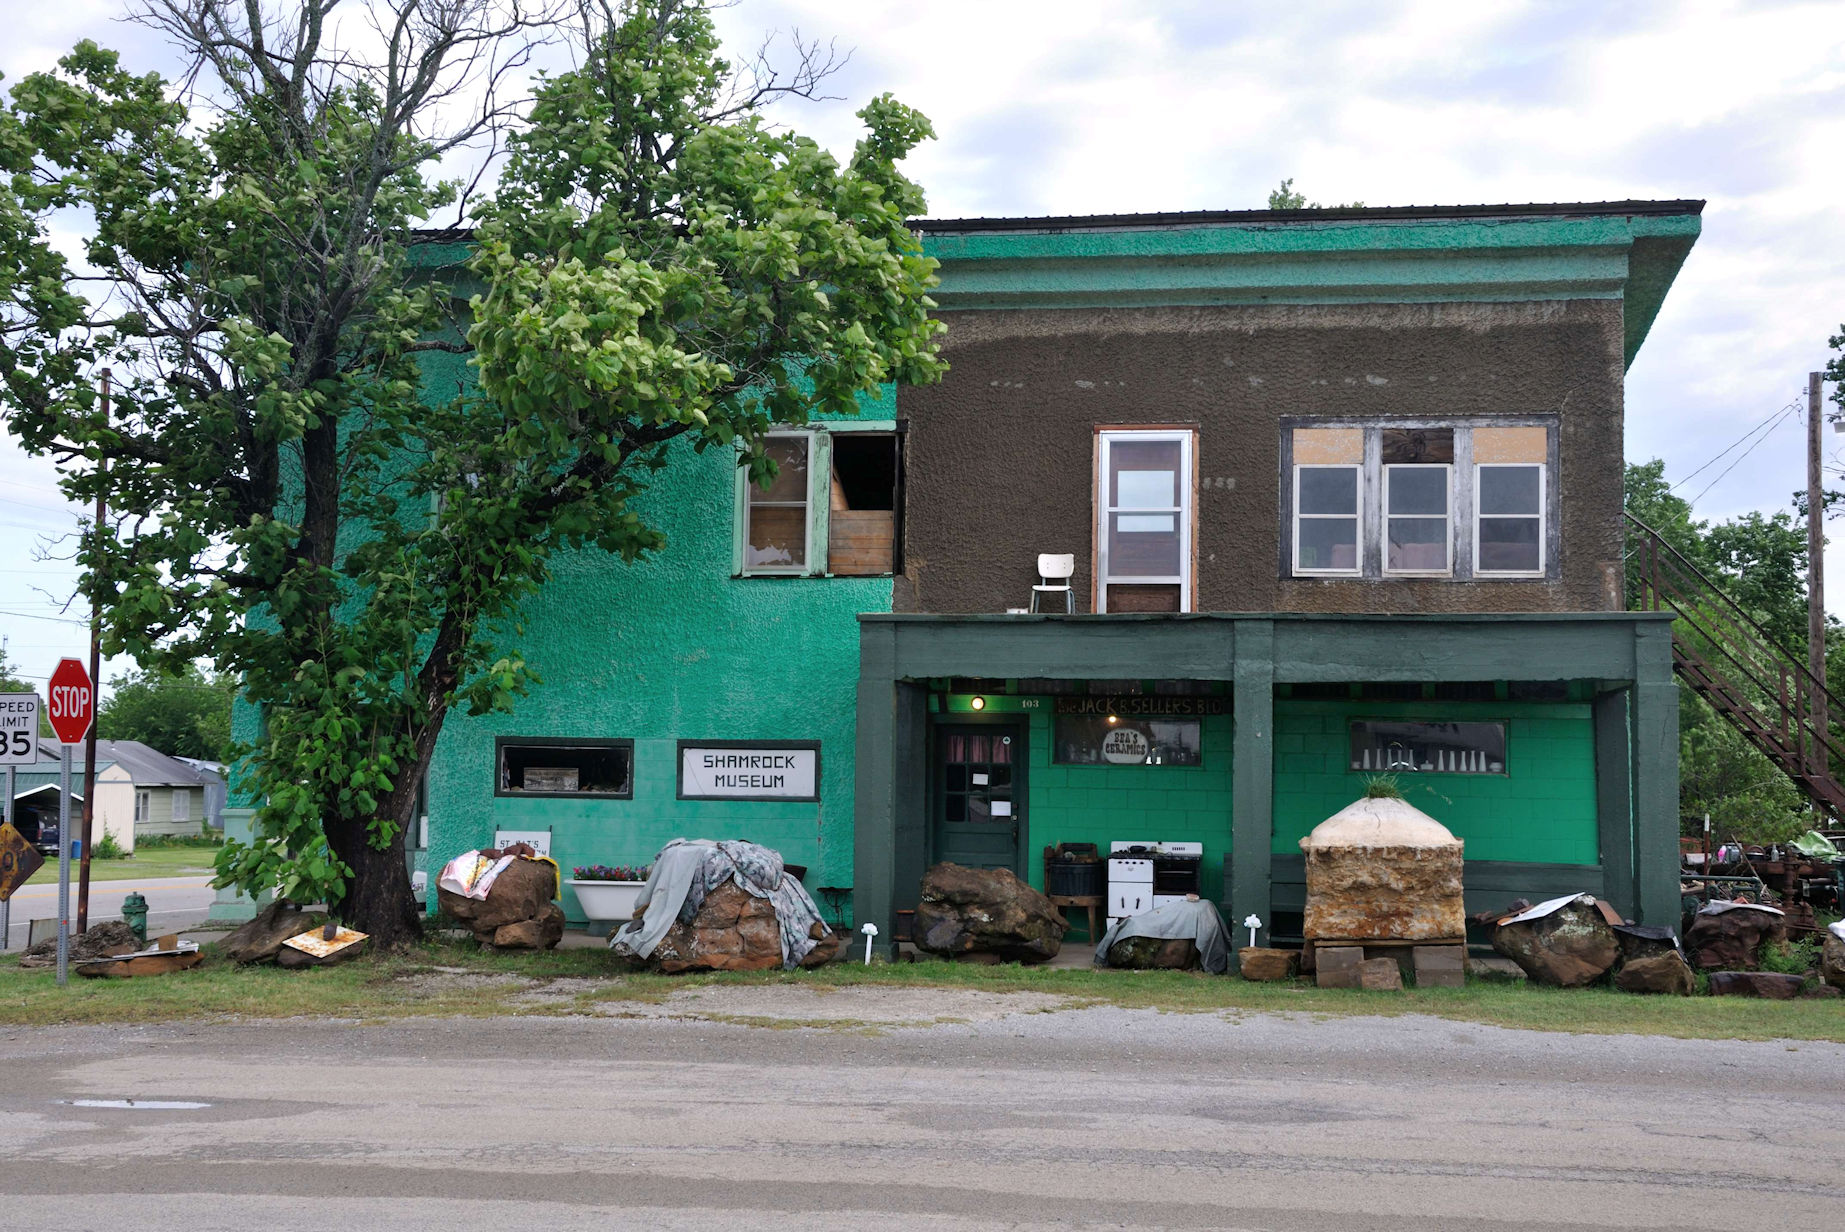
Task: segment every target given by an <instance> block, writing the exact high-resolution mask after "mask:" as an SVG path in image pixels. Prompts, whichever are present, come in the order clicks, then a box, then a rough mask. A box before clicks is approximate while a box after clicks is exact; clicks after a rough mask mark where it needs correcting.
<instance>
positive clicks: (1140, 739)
mask: <svg viewBox="0 0 1845 1232" xmlns="http://www.w3.org/2000/svg"><path fill="white" fill-rule="evenodd" d="M1102 757H1103V759H1104V760H1106V761H1108V762H1110V763H1112V764H1113V765H1117V766H1140V765H1145V764H1146V761H1147V738H1146V737H1145V736H1144V735H1142V734H1141V733H1140V732H1139V731H1137V730H1135V729H1134V728H1132V727H1117V728H1115V729H1113V730H1112V731H1110V732H1109V733H1108V734H1107V735H1106V736H1104V737H1102Z"/></svg>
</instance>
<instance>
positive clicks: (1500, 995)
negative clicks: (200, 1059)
mask: <svg viewBox="0 0 1845 1232" xmlns="http://www.w3.org/2000/svg"><path fill="white" fill-rule="evenodd" d="M491 976H500V977H502V978H500V979H498V980H494V979H483V978H480V977H491ZM508 977H510V978H508ZM556 980H565V981H569V983H567V984H559V985H556V986H555V989H554V992H553V993H548V994H547V995H545V996H543V997H541V998H532V997H531V996H530V994H532V993H533V992H534V991H544V990H545V989H546V988H547V986H549V985H550V984H551V982H552V981H556ZM713 984H717V985H724V984H797V985H803V986H807V987H811V988H815V989H816V990H828V991H831V990H843V989H849V988H852V987H855V986H862V985H873V986H877V985H885V986H897V987H904V988H930V987H940V988H958V989H980V990H984V991H988V992H1002V993H1003V992H1035V993H1044V994H1050V995H1053V996H1060V997H1064V998H1067V999H1068V1003H1069V1004H1070V1005H1071V1006H1073V1007H1074V1006H1080V1005H1086V1004H1088V1005H1095V1004H1103V1005H1121V1006H1128V1007H1144V1008H1153V1009H1159V1010H1163V1011H1168V1012H1174V1013H1229V1014H1233V1015H1235V1014H1245V1013H1262V1012H1285V1013H1294V1014H1305V1015H1310V1016H1319V1015H1351V1014H1382V1015H1392V1016H1394V1015H1398V1014H1430V1015H1434V1016H1436V1017H1439V1018H1448V1019H1453V1020H1456V1021H1462V1022H1476V1023H1487V1024H1491V1025H1495V1026H1504V1027H1515V1028H1524V1029H1527V1030H1537V1031H1578V1032H1587V1033H1591V1034H1623V1033H1631V1034H1642V1035H1664V1036H1677V1037H1680V1038H1687V1039H1743V1040H1772V1039H1790V1040H1828V1041H1833V1042H1839V1043H1845V1003H1841V1002H1839V1001H1836V1000H1826V1001H1754V1000H1745V999H1741V998H1733V997H1688V998H1686V997H1673V998H1666V997H1639V996H1631V995H1628V994H1626V993H1619V992H1615V991H1613V990H1612V989H1574V990H1564V989H1548V988H1530V987H1521V986H1517V985H1508V984H1494V983H1484V982H1476V983H1470V984H1469V985H1468V986H1467V987H1465V988H1456V989H1427V990H1417V989H1410V990H1407V991H1405V992H1401V993H1364V992H1357V991H1346V990H1333V989H1327V990H1321V989H1318V988H1314V987H1313V986H1311V985H1310V984H1306V983H1299V982H1291V983H1285V984H1253V983H1248V982H1246V981H1244V980H1241V979H1237V978H1235V977H1228V978H1225V977H1215V976H1201V975H1194V974H1187V973H1183V972H1168V971H1157V972H1138V973H1135V972H1111V971H1088V970H1068V969H1063V970H1046V969H1043V968H1029V967H1018V966H1000V967H981V966H969V965H960V964H950V963H902V964H896V965H884V964H879V965H876V966H871V967H865V966H862V965H857V964H850V963H846V964H834V965H831V966H828V967H825V968H822V969H820V970H818V971H803V972H794V973H784V972H780V971H772V972H752V973H739V974H727V975H705V976H662V975H642V974H630V973H627V972H624V971H623V970H622V969H621V968H620V967H619V966H617V964H616V963H615V961H614V960H613V959H612V958H611V957H610V955H609V954H608V953H607V952H606V951H603V950H599V949H596V950H557V951H552V952H550V953H544V954H491V953H486V952H483V951H482V950H480V949H479V948H477V947H476V946H474V945H473V944H472V943H471V942H460V943H455V942H442V941H432V942H429V943H426V944H424V945H421V946H419V947H416V948H415V949H413V950H410V951H408V952H406V953H403V954H400V955H393V956H388V957H384V958H380V959H375V960H373V959H362V960H359V961H355V962H351V963H346V964H344V965H341V966H337V967H328V968H325V969H321V970H313V971H284V970H281V969H280V968H276V967H267V966H265V967H250V968H239V967H235V966H233V965H231V964H230V963H228V962H225V961H224V960H222V959H221V958H218V957H217V955H216V954H215V953H213V952H212V947H208V948H207V958H206V961H205V963H204V964H202V965H201V966H199V967H198V968H196V969H195V970H193V971H189V972H182V973H180V974H177V975H170V976H163V977H158V978H150V979H141V980H85V979H79V978H76V977H74V976H73V978H72V980H71V984H70V986H69V987H68V988H65V989H59V988H58V987H57V984H56V982H55V979H54V978H53V976H52V973H51V972H50V971H49V970H39V971H23V970H21V969H20V968H19V966H18V962H17V959H16V958H12V957H5V958H0V1023H4V1024H8V1025H33V1026H42V1025H52V1024H65V1023H130V1022H133V1023H143V1022H160V1021H173V1020H178V1019H216V1020H223V1021H229V1020H236V1019H251V1018H288V1017H313V1018H347V1019H355V1020H358V1021H362V1022H382V1021H389V1020H392V1019H400V1018H409V1017H487V1016H495V1015H522V1016H555V1015H570V1014H585V1013H591V1014H593V1013H619V1012H620V1003H622V1002H629V1003H633V1002H658V1001H661V1000H664V999H665V998H666V997H667V996H669V995H670V994H671V993H672V992H673V991H674V990H676V989H681V988H689V987H697V986H701V985H713ZM850 1016H851V1009H850V1006H849V1002H845V1001H842V1003H841V1005H840V1022H839V1023H837V1024H835V1025H841V1026H848V1027H849V1026H854V1025H859V1024H852V1023H851V1022H850ZM784 1025H803V1024H799V1023H788V1024H784ZM814 1025H819V1024H814Z"/></svg>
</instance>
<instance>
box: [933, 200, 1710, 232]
mask: <svg viewBox="0 0 1845 1232" xmlns="http://www.w3.org/2000/svg"><path fill="white" fill-rule="evenodd" d="M1703 212H1704V202H1703V201H1702V200H1699V199H1696V198H1683V199H1679V200H1672V201H1651V200H1646V201H1642V200H1633V201H1570V202H1527V203H1525V204H1521V205H1513V204H1505V205H1362V206H1343V205H1339V206H1325V207H1322V208H1319V209H1298V210H1176V211H1168V212H1163V213H1149V214H1052V215H1046V216H1044V217H1042V218H917V219H912V220H911V222H910V229H911V230H912V231H917V232H924V233H941V234H950V233H963V234H964V233H967V232H973V231H1101V230H1123V229H1125V230H1137V229H1138V230H1148V229H1160V228H1168V227H1201V226H1220V225H1225V224H1229V225H1238V224H1251V223H1316V222H1369V221H1377V222H1406V221H1413V220H1417V219H1428V220H1430V221H1435V220H1447V219H1456V218H1591V217H1617V216H1618V217H1632V216H1636V215H1652V216H1663V215H1675V214H1696V215H1701V214H1703Z"/></svg>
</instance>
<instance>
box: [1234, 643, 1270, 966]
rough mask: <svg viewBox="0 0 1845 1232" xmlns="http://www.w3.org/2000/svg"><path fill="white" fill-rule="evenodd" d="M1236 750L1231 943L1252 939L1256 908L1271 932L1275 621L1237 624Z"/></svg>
mask: <svg viewBox="0 0 1845 1232" xmlns="http://www.w3.org/2000/svg"><path fill="white" fill-rule="evenodd" d="M1232 671H1233V672H1234V678H1233V682H1232V683H1233V687H1234V689H1235V693H1234V695H1233V699H1234V706H1235V714H1236V720H1235V735H1234V738H1233V740H1234V755H1233V758H1232V774H1233V777H1234V781H1235V786H1234V794H1233V802H1234V808H1235V813H1234V815H1233V816H1232V817H1231V825H1230V847H1231V851H1230V915H1231V918H1230V919H1228V920H1226V921H1225V923H1227V924H1228V925H1229V926H1230V936H1231V938H1232V944H1233V945H1234V944H1245V945H1246V944H1248V938H1249V933H1248V930H1246V929H1244V928H1243V926H1242V922H1243V917H1245V916H1247V915H1249V914H1250V913H1251V912H1254V913H1255V914H1256V915H1258V916H1260V917H1261V918H1262V923H1263V928H1264V931H1265V933H1266V930H1267V927H1268V925H1269V923H1270V920H1269V848H1270V847H1271V846H1272V845H1273V841H1274V833H1275V624H1274V622H1273V621H1270V620H1239V621H1237V624H1236V664H1235V666H1234V668H1233V669H1232Z"/></svg>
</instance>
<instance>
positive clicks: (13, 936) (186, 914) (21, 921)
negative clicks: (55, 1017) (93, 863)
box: [0, 865, 217, 1227]
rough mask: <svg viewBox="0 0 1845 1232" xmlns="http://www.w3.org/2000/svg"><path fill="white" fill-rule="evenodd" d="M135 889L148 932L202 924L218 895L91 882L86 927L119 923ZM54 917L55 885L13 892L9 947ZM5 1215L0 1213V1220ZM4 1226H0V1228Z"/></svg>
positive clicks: (73, 891)
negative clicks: (32, 926) (41, 921)
mask: <svg viewBox="0 0 1845 1232" xmlns="http://www.w3.org/2000/svg"><path fill="white" fill-rule="evenodd" d="M136 890H139V891H140V892H141V897H143V898H145V899H146V900H147V931H148V935H149V936H150V937H151V936H152V935H153V934H154V933H156V932H169V933H170V932H176V931H178V930H179V929H182V928H191V927H192V926H194V925H196V924H199V923H202V922H203V921H204V919H205V914H206V912H208V911H210V910H211V900H212V898H213V897H214V896H215V895H216V893H217V892H216V891H215V890H213V889H212V888H211V878H210V877H150V878H148V879H147V880H145V881H92V882H91V883H90V922H91V923H99V922H101V921H103V920H119V919H121V918H122V900H123V899H124V898H127V897H128V896H129V895H130V894H132V893H134V892H135V891H136ZM57 918H58V884H57V882H55V881H54V882H52V883H51V884H50V885H29V886H24V887H22V888H21V889H19V890H16V891H15V892H14V894H13V899H12V913H11V916H10V925H9V927H8V928H7V937H6V940H7V948H8V949H12V950H20V949H24V948H25V945H26V929H27V924H28V921H31V920H39V919H45V920H55V919H57ZM70 926H71V930H72V931H73V932H74V931H75V930H76V928H77V870H76V866H75V865H73V866H72V867H71V878H70ZM4 1219H5V1214H4V1213H3V1212H0V1221H4ZM3 1226H4V1223H3V1222H0V1227H3Z"/></svg>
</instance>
